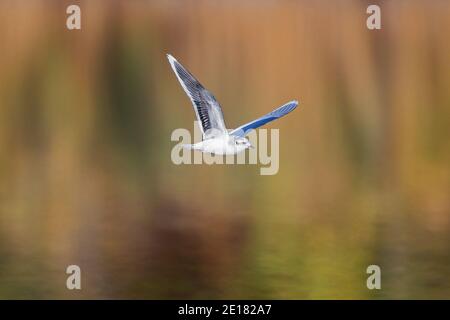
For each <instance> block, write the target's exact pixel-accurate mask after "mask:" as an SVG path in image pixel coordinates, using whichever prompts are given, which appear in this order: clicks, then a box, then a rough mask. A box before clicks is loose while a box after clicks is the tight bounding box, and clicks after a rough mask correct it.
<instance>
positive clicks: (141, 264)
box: [0, 0, 450, 299]
mask: <svg viewBox="0 0 450 320" xmlns="http://www.w3.org/2000/svg"><path fill="white" fill-rule="evenodd" d="M241 2H243V1H235V0H233V1H173V0H172V1H89V2H88V1H58V2H57V1H8V0H6V1H2V2H1V3H0V298H288V299H303V298H308V299H309V298H345V299H347V298H363V299H371V298H450V268H449V263H450V198H449V194H450V143H449V133H450V90H449V89H450V59H449V57H450V41H449V36H450V19H449V17H450V3H449V2H448V1H425V0H424V1H384V2H380V1H376V3H378V4H380V6H381V10H382V30H379V31H370V30H368V29H367V28H366V19H367V17H368V15H367V14H366V8H367V5H368V4H369V2H366V1H350V0H348V1H331V0H330V1H246V2H245V3H241ZM69 4H79V5H80V6H81V10H82V30H81V31H69V30H67V29H66V18H67V14H66V8H67V6H68V5H69ZM166 53H171V54H173V55H174V56H175V57H176V58H177V59H179V61H180V62H181V63H183V64H184V65H185V66H186V67H187V68H188V69H189V70H190V71H192V73H193V74H194V75H196V76H197V77H198V78H199V80H200V81H201V82H202V83H203V84H204V85H205V86H206V87H207V88H208V89H209V90H211V91H212V92H213V93H214V95H215V96H216V98H217V99H218V100H219V102H220V103H221V104H222V107H223V111H224V115H225V119H226V121H227V125H228V126H229V127H231V128H232V127H236V126H238V125H240V124H242V123H245V122H246V121H248V120H251V119H254V118H256V117H257V116H260V115H263V114H265V113H267V112H269V111H271V110H272V109H274V108H275V107H277V106H279V105H281V104H283V103H285V102H287V101H289V100H292V99H299V100H300V107H299V108H298V109H297V110H295V111H294V112H293V113H292V114H290V115H289V116H287V117H285V118H283V119H281V120H279V121H276V122H273V123H271V124H269V125H267V127H266V128H279V129H280V170H279V173H278V174H277V175H275V176H261V175H259V168H258V167H257V166H249V165H246V166H244V165H240V166H224V165H222V166H220V165H214V166H208V165H191V166H189V165H181V166H176V165H174V164H172V162H171V160H170V151H171V148H172V147H173V146H174V145H175V143H174V142H171V141H170V134H171V132H172V130H174V129H175V128H181V127H184V128H187V129H189V130H191V131H192V121H193V119H194V112H193V110H192V107H191V105H190V101H189V100H188V98H187V97H186V95H185V94H184V92H183V90H182V88H181V87H180V85H179V83H178V82H177V80H176V78H175V76H174V74H173V73H172V70H171V69H170V66H169V64H168V62H167V59H166V57H165V54H166ZM71 264H76V265H79V266H80V267H81V270H82V290H81V291H69V290H67V289H66V277H67V275H66V274H65V270H66V267H67V266H68V265H71ZM371 264H376V265H379V266H380V267H381V270H382V290H378V291H377V290H374V291H370V290H368V289H367V288H366V278H367V276H368V275H367V274H366V268H367V266H368V265H371Z"/></svg>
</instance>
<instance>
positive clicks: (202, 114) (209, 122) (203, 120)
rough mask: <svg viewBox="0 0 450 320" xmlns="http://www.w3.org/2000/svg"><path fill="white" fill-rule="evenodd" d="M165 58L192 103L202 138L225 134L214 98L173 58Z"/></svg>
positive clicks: (217, 104)
mask: <svg viewBox="0 0 450 320" xmlns="http://www.w3.org/2000/svg"><path fill="white" fill-rule="evenodd" d="M167 58H168V59H169V62H170V65H171V66H172V69H173V71H174V72H175V74H176V76H177V78H178V81H180V84H181V86H182V87H183V89H184V91H185V92H186V94H187V95H188V96H189V98H190V99H191V101H192V105H193V106H194V110H195V114H196V116H197V119H198V121H200V124H201V125H200V130H201V131H202V133H203V138H204V139H205V138H209V137H212V136H217V135H221V134H226V133H227V129H226V127H225V122H224V120H223V114H222V109H221V108H220V105H219V103H218V102H217V100H216V98H214V96H213V95H212V94H211V93H210V92H209V91H208V90H206V89H205V88H204V87H203V86H202V85H201V84H200V82H198V80H197V79H195V77H194V76H193V75H192V74H191V73H190V72H189V71H187V70H186V68H184V67H183V66H182V65H181V64H180V63H179V62H178V61H177V60H176V59H175V58H174V57H172V56H171V55H170V54H168V55H167Z"/></svg>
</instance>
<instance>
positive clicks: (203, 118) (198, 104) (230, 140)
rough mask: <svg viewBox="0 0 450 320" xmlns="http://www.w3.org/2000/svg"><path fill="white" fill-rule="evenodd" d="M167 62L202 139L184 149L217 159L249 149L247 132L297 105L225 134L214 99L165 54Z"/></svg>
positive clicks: (274, 112)
mask: <svg viewBox="0 0 450 320" xmlns="http://www.w3.org/2000/svg"><path fill="white" fill-rule="evenodd" d="M167 58H168V59H169V62H170V65H171V66H172V69H173V71H174V72H175V75H176V76H177V78H178V81H179V82H180V84H181V86H182V87H183V89H184V91H185V92H186V94H187V95H188V97H189V98H190V99H191V102H192V105H193V107H194V111H195V114H196V116H197V120H198V121H199V123H200V130H201V132H202V136H203V140H202V141H201V142H198V143H195V144H192V145H184V147H186V148H189V149H193V150H198V151H201V152H207V153H213V154H218V155H234V154H237V153H239V152H242V151H244V150H245V149H248V148H251V147H252V145H251V144H250V142H249V141H248V139H247V138H245V136H246V135H247V134H248V133H249V132H250V131H251V130H253V129H256V128H258V127H260V126H262V125H264V124H266V123H268V122H270V121H273V120H276V119H278V118H281V117H282V116H284V115H286V114H288V113H289V112H291V111H292V110H294V109H295V108H296V107H297V104H298V102H297V101H295V100H293V101H291V102H288V103H286V104H285V105H283V106H281V107H279V108H277V109H275V110H274V111H272V112H270V113H268V114H266V115H265V116H262V117H261V118H258V119H256V120H253V121H251V122H249V123H247V124H244V125H242V126H240V127H238V128H236V129H234V130H231V131H230V132H228V130H227V128H226V126H225V121H224V119H223V114H222V109H221V107H220V105H219V103H218V102H217V100H216V99H215V98H214V96H213V95H212V94H211V93H210V92H209V91H208V90H206V89H205V88H204V87H203V86H202V85H201V84H200V82H199V81H198V80H197V79H195V77H194V76H193V75H192V74H191V73H190V72H189V71H187V70H186V69H185V68H184V67H183V66H182V65H181V64H180V63H179V62H178V61H177V60H175V58H174V57H172V56H171V55H170V54H168V55H167Z"/></svg>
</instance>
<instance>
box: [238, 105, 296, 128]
mask: <svg viewBox="0 0 450 320" xmlns="http://www.w3.org/2000/svg"><path fill="white" fill-rule="evenodd" d="M297 105H298V101H297V100H293V101H291V102H288V103H286V104H285V105H282V106H281V107H279V108H278V109H275V110H273V111H272V112H271V113H268V114H266V115H265V116H262V117H261V118H258V119H256V120H253V121H251V122H249V123H246V124H244V125H243V126H240V127H239V128H236V129H234V130H233V131H231V132H230V135H233V136H236V137H245V136H246V135H247V133H249V132H250V131H252V130H253V129H256V128H259V127H261V126H263V125H265V124H266V123H267V122H270V121H273V120H276V119H278V118H281V117H283V116H285V115H287V114H288V113H289V112H291V111H292V110H294V109H295V108H297Z"/></svg>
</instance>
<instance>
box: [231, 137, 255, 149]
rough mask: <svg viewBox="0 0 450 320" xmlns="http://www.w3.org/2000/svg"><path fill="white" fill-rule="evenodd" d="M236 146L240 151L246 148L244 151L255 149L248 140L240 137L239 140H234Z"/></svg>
mask: <svg viewBox="0 0 450 320" xmlns="http://www.w3.org/2000/svg"><path fill="white" fill-rule="evenodd" d="M234 145H235V146H236V147H237V148H239V149H241V148H242V147H244V149H248V148H252V149H253V148H254V147H253V146H252V144H251V143H250V141H248V139H247V138H245V137H238V138H235V139H234Z"/></svg>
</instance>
